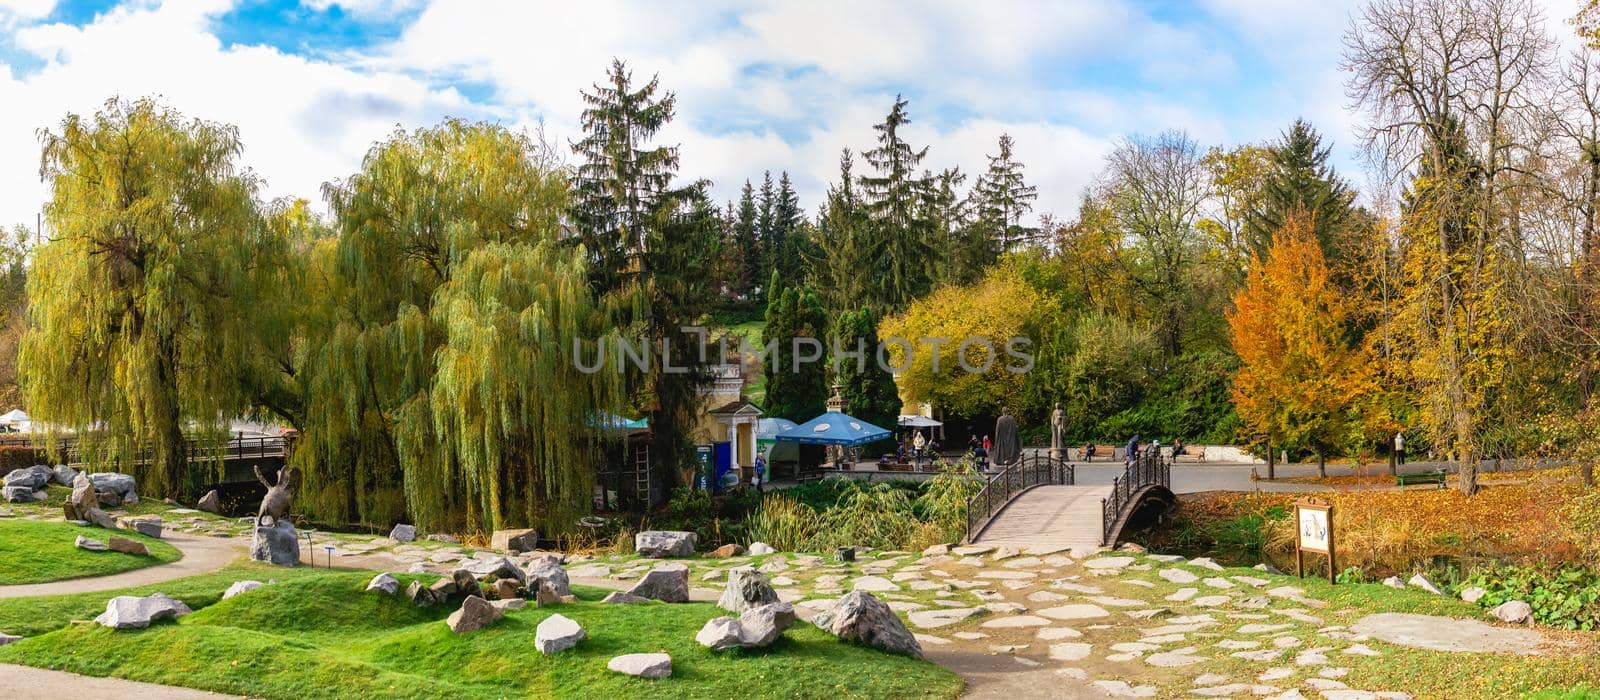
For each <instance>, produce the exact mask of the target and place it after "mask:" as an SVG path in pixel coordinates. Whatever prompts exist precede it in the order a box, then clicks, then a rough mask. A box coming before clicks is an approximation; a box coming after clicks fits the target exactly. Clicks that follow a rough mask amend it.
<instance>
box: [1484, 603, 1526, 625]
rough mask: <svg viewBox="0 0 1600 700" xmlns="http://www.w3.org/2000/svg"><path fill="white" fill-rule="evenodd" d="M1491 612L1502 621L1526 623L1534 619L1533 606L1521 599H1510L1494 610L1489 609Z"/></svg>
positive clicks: (1515, 623) (1516, 623)
mask: <svg viewBox="0 0 1600 700" xmlns="http://www.w3.org/2000/svg"><path fill="white" fill-rule="evenodd" d="M1489 614H1490V615H1493V616H1495V618H1496V619H1498V620H1500V621H1501V622H1509V623H1511V624H1514V625H1525V624H1528V623H1529V622H1531V621H1533V606H1531V605H1528V604H1527V603H1524V602H1522V601H1520V600H1508V601H1506V602H1504V603H1501V604H1499V605H1497V606H1495V607H1494V609H1493V610H1490V611H1489Z"/></svg>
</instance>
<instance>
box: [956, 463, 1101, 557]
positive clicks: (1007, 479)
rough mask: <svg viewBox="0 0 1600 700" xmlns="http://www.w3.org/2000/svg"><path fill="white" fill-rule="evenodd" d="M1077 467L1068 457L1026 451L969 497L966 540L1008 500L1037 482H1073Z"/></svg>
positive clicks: (981, 528) (1066, 483)
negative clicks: (1069, 461) (1074, 466)
mask: <svg viewBox="0 0 1600 700" xmlns="http://www.w3.org/2000/svg"><path fill="white" fill-rule="evenodd" d="M1075 471H1076V470H1075V469H1074V468H1073V466H1072V465H1071V464H1068V463H1066V462H1065V461H1062V460H1059V459H1055V458H1053V457H1050V456H1048V455H1041V454H1040V453H1038V452H1034V453H1032V454H1031V455H1029V454H1026V453H1025V454H1023V456H1022V457H1021V458H1019V459H1018V460H1017V461H1016V462H1013V463H1011V464H1010V465H1007V466H1006V467H1005V468H1003V469H1001V470H1000V471H998V472H995V473H994V474H991V475H989V476H988V477H987V478H986V479H985V480H984V484H983V488H981V489H979V490H978V492H977V493H975V494H973V495H972V498H969V499H967V534H966V538H965V539H966V540H967V541H969V542H970V541H972V538H973V537H975V536H976V535H977V534H978V533H980V532H982V531H983V528H984V527H986V526H988V524H989V521H990V520H993V519H994V516H995V514H996V513H998V512H1000V509H1002V508H1005V507H1006V504H1007V503H1010V502H1011V501H1012V499H1014V498H1016V497H1017V496H1018V495H1021V494H1022V492H1024V491H1027V490H1028V489H1031V488H1033V487H1035V486H1043V485H1046V484H1055V485H1068V486H1070V485H1071V484H1072V483H1073V481H1074V479H1075V478H1076V475H1075Z"/></svg>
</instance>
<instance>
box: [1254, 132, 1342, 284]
mask: <svg viewBox="0 0 1600 700" xmlns="http://www.w3.org/2000/svg"><path fill="white" fill-rule="evenodd" d="M1329 152H1330V148H1329V147H1327V146H1323V145H1322V137H1321V135H1319V134H1318V133H1317V130H1316V129H1314V128H1312V127H1311V125H1310V124H1308V123H1306V122H1305V121H1304V120H1301V119H1296V120H1295V122H1294V124H1293V125H1292V126H1290V127H1289V131H1287V132H1285V133H1284V134H1283V139H1282V141H1281V142H1280V143H1279V144H1278V145H1276V146H1274V147H1273V148H1272V150H1271V154H1270V156H1269V157H1270V159H1271V162H1270V165H1269V168H1270V169H1269V171H1268V173H1267V176H1266V181H1265V182H1263V183H1262V191H1261V197H1260V199H1259V201H1258V203H1257V204H1256V206H1255V207H1253V208H1252V209H1251V210H1250V211H1249V212H1247V213H1246V215H1245V236H1246V238H1247V240H1248V242H1249V244H1250V247H1251V250H1252V251H1253V252H1254V253H1255V255H1256V257H1260V258H1264V257H1265V256H1266V255H1267V254H1268V250H1269V249H1270V248H1271V247H1272V236H1273V233H1274V232H1276V231H1278V230H1279V229H1281V228H1283V226H1284V224H1285V222H1286V221H1288V220H1289V219H1290V218H1291V217H1292V216H1293V215H1294V214H1295V212H1297V211H1302V212H1304V213H1305V214H1306V216H1308V217H1310V221H1311V225H1312V229H1313V231H1312V232H1313V233H1314V234H1315V236H1316V239H1317V244H1318V245H1319V246H1321V247H1322V253H1323V255H1324V256H1325V257H1326V258H1327V259H1328V261H1329V263H1330V264H1333V263H1334V261H1336V260H1337V259H1339V257H1340V256H1339V250H1338V248H1339V245H1338V235H1339V231H1340V229H1341V227H1343V226H1344V225H1345V224H1346V222H1347V221H1348V220H1349V218H1350V212H1351V203H1352V202H1353V201H1354V200H1355V191H1354V190H1352V189H1351V188H1350V186H1349V185H1348V184H1346V183H1345V182H1344V180H1342V179H1340V178H1339V176H1338V175H1337V174H1336V173H1334V171H1333V168H1332V167H1331V166H1329V165H1328V155H1329ZM1335 266H1336V265H1335Z"/></svg>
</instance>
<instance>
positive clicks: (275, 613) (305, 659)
mask: <svg viewBox="0 0 1600 700" xmlns="http://www.w3.org/2000/svg"><path fill="white" fill-rule="evenodd" d="M370 575H371V574H370V573H359V572H328V571H325V570H324V571H314V570H288V571H284V570H278V572H275V573H274V576H276V578H277V579H278V583H276V584H273V585H269V586H266V587H264V588H261V589H259V590H256V591H252V592H250V593H246V594H244V595H241V596H237V597H235V598H232V599H230V600H226V601H221V602H217V599H216V596H217V594H218V593H220V590H221V589H222V588H225V587H226V586H227V584H228V583H231V582H232V581H233V580H236V579H239V578H257V579H261V580H265V578H266V576H265V572H263V571H251V570H248V569H245V568H244V567H240V568H238V569H235V570H231V571H228V572H221V573H219V574H214V575H211V576H206V577H195V578H194V579H185V580H183V581H177V582H172V583H173V584H178V585H170V584H169V585H166V586H163V587H160V588H162V589H163V590H165V591H166V592H167V593H169V594H170V595H174V596H175V597H178V598H180V599H182V600H184V601H185V602H187V603H188V604H189V605H191V606H194V607H196V609H197V612H196V613H194V614H193V615H189V616H187V617H185V618H183V619H181V620H180V621H178V622H177V623H176V624H173V623H162V624H157V625H156V626H154V627H152V628H150V629H148V630H139V631H123V632H117V631H113V630H108V629H104V628H101V627H98V626H94V625H81V624H80V625H72V624H67V625H65V626H62V625H63V624H64V623H62V622H61V616H62V615H64V614H71V615H73V616H77V615H78V613H68V612H67V610H66V609H65V607H58V608H56V609H54V611H53V612H52V613H50V614H48V615H47V617H50V618H52V619H53V620H54V622H55V626H54V627H51V629H54V630H55V631H51V632H47V633H44V634H40V635H39V636H36V637H30V638H28V639H25V640H23V641H21V642H17V643H15V644H11V645H8V646H5V647H0V662H9V663H21V664H27V665H31V666H41V667H48V668H56V669H62V670H68V671H73V672H76V673H85V674H89V675H99V676H117V677H121V678H129V679H133V680H140V681H149V682H155V683H166V684H171V685H182V686H188V687H194V688H202V689H206V690H213V691H218V692H224V693H233V694H239V695H250V696H259V697H267V698H295V699H296V700H302V699H310V698H349V697H405V698H433V697H450V698H457V697H482V698H500V697H617V698H622V697H651V698H656V697H739V696H760V697H834V696H838V697H954V696H955V695H957V694H958V693H959V692H960V690H961V681H960V679H959V678H957V677H956V676H955V675H954V674H952V673H950V672H949V671H946V670H944V669H942V668H939V667H937V666H935V665H933V664H930V663H925V662H921V661H917V660H914V659H910V658H906V657H901V656H894V655H890V654H885V653H882V652H878V651H876V650H872V649H866V648H861V647H857V646H852V645H849V644H845V643H842V642H840V641H839V640H837V639H835V638H834V637H832V636H831V635H829V634H827V633H825V632H822V631H821V630H818V629H816V628H815V627H812V626H810V625H808V624H805V623H797V624H796V626H795V627H794V628H793V629H791V630H790V631H789V632H788V634H787V635H786V638H785V639H784V640H783V641H781V642H779V643H778V644H776V645H774V646H773V647H772V648H771V649H767V650H762V651H758V652H749V653H740V652H732V653H724V654H715V653H712V652H711V651H709V650H706V649H704V648H702V647H701V646H700V645H699V644H697V643H695V641H694V635H695V632H697V631H699V629H700V627H701V625H703V624H704V623H705V621H706V620H709V619H711V618H713V617H717V616H719V615H721V614H723V612H722V611H721V610H719V609H718V608H716V607H715V606H712V605H707V604H698V603H692V604H683V605H667V604H661V603H656V604H649V605H606V604H603V603H600V602H599V599H600V598H602V597H604V595H605V594H606V593H607V591H603V590H599V589H586V588H581V587H580V588H578V589H576V590H575V591H574V592H576V593H577V594H578V596H579V598H580V602H578V603H575V604H571V605H563V606H559V607H557V608H555V609H534V608H529V609H523V610H516V611H511V612H510V613H509V614H508V615H507V616H506V618H505V619H503V620H501V621H500V622H498V623H496V624H495V625H493V626H492V627H489V628H487V629H485V630H481V631H479V632H475V633H472V634H467V635H457V634H454V633H452V632H451V631H450V630H449V629H448V628H447V627H446V626H445V624H444V623H443V622H442V620H443V618H444V617H445V616H446V615H447V614H448V613H449V612H451V611H450V610H448V609H445V608H442V607H436V608H431V609H425V610H418V609H416V608H414V607H412V606H411V605H410V604H409V603H408V602H406V601H405V600H404V599H403V598H402V597H389V596H384V595H382V594H379V593H367V592H365V591H363V590H362V589H363V588H364V586H365V584H366V581H367V579H368V578H369V577H370ZM430 578H431V577H430ZM201 589H204V590H203V591H202V590H201ZM186 594H187V597H186ZM111 595H114V593H102V594H97V595H96V596H95V598H96V599H97V600H98V601H99V603H98V604H99V605H100V606H103V605H104V602H103V601H104V600H105V599H106V598H107V597H109V596H111ZM70 597H71V598H80V597H79V596H70ZM33 600H34V601H39V600H45V599H33ZM86 602H87V601H80V602H78V603H75V604H76V605H82V604H84V603H86ZM7 603H9V601H0V629H4V625H5V621H6V619H7V618H8V617H9V616H10V615H11V614H13V612H12V611H11V610H10V607H11V606H10V605H8V604H7ZM555 612H559V613H561V614H563V615H566V616H567V617H570V618H572V619H574V620H577V621H578V622H579V623H580V624H582V625H583V626H584V627H585V629H587V630H588V632H589V637H590V638H589V639H588V640H587V641H585V642H583V643H581V644H579V645H578V647H577V648H576V649H573V650H571V651H569V652H565V653H562V654H558V655H556V656H550V657H546V656H544V655H542V654H540V653H539V652H538V651H537V650H535V649H534V647H533V635H534V629H535V628H536V627H537V626H538V624H539V622H540V621H542V620H543V619H544V618H545V617H547V616H549V615H551V614H553V613H555ZM36 614H37V613H36ZM654 651H666V652H668V653H670V654H671V655H672V658H673V677H672V678H670V679H665V680H660V681H646V680H641V679H636V678H630V677H627V676H622V675H620V674H616V673H612V672H610V671H608V670H606V662H607V661H609V660H610V659H611V657H613V656H616V655H619V654H626V653H634V652H654Z"/></svg>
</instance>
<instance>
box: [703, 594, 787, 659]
mask: <svg viewBox="0 0 1600 700" xmlns="http://www.w3.org/2000/svg"><path fill="white" fill-rule="evenodd" d="M792 625H794V608H793V607H792V606H790V605H789V604H788V603H782V602H779V603H770V604H767V605H762V606H760V607H755V608H751V609H749V610H746V611H745V612H744V613H742V614H740V615H739V617H737V618H733V617H718V618H715V619H712V620H711V621H709V622H707V623H706V624H705V626H704V627H702V628H700V633H699V634H696V635H695V637H694V639H695V641H697V642H699V643H700V645H701V646H704V647H708V648H710V649H711V650H712V651H726V650H728V649H732V648H735V647H740V648H745V649H759V648H764V647H768V646H771V645H772V643H773V642H776V641H778V638H779V637H781V636H783V633H784V631H785V630H787V629H789V627H790V626H792Z"/></svg>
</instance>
